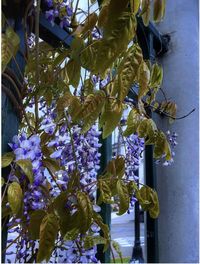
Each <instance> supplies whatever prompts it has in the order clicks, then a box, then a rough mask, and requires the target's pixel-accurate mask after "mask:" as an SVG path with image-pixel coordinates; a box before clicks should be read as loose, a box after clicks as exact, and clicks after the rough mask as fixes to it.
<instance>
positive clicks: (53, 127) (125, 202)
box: [2, 0, 177, 263]
mask: <svg viewBox="0 0 200 264" xmlns="http://www.w3.org/2000/svg"><path fill="white" fill-rule="evenodd" d="M85 2H86V4H87V5H88V9H87V11H84V10H82V9H81V8H80V7H79V1H69V0H61V1H57V0H43V1H41V5H40V1H39V0H38V1H37V3H33V4H32V5H30V4H29V5H27V9H28V10H26V12H25V14H26V17H25V18H26V19H27V17H28V16H34V17H35V23H36V25H35V31H34V32H35V35H33V34H31V35H30V34H29V36H28V39H27V43H26V44H27V49H28V58H27V65H26V69H25V75H24V84H23V85H24V87H25V90H23V94H22V95H20V96H21V98H22V103H21V104H20V106H19V107H18V111H20V113H21V117H22V120H21V125H20V131H19V135H15V136H14V137H13V140H12V142H9V146H10V148H11V151H10V152H9V153H6V154H4V155H3V157H2V167H3V168H4V167H8V166H9V167H10V173H9V175H8V177H7V178H6V179H2V187H3V193H2V208H3V212H2V213H3V219H9V222H8V223H7V222H6V221H5V224H7V226H8V228H9V232H10V233H15V234H17V235H16V238H15V239H13V240H11V241H10V243H9V242H8V245H7V248H6V252H7V255H8V256H9V255H12V254H15V256H16V261H17V262H23V263H24V262H42V261H47V262H48V261H50V262H58V261H59V259H62V261H61V262H67V263H75V262H79V263H90V262H92V263H94V262H98V260H97V258H96V256H95V254H96V245H98V244H103V245H104V251H105V250H107V249H108V248H109V247H110V245H111V238H110V234H109V228H108V226H107V225H105V224H104V223H103V219H102V218H101V216H100V214H99V211H100V205H101V204H102V203H106V204H112V203H113V201H114V198H115V197H118V203H119V211H118V215H122V214H124V213H126V212H127V211H128V210H129V208H130V206H132V205H134V201H135V200H138V201H139V203H140V205H141V207H142V208H143V209H144V210H146V211H148V212H149V214H150V216H151V217H152V218H157V217H158V215H159V202H158V196H157V193H156V191H155V190H153V189H152V188H150V187H148V186H146V185H142V184H139V185H138V184H137V182H138V181H137V180H138V179H137V176H136V175H135V174H136V171H137V169H138V167H139V161H140V156H141V155H142V152H143V151H144V147H145V145H153V146H154V158H155V160H157V161H161V160H164V161H163V162H164V163H165V165H166V164H167V165H168V164H170V163H171V162H172V159H173V156H174V151H173V148H174V147H175V146H176V144H177V143H176V134H172V135H171V134H170V133H167V134H165V133H164V132H163V131H161V130H160V129H159V127H158V126H157V125H156V123H155V122H154V120H153V119H152V118H151V117H150V116H149V115H148V112H149V110H151V111H156V112H158V113H160V114H162V115H164V116H167V117H168V118H169V121H170V122H173V121H174V120H175V119H176V108H177V107H176V104H175V103H174V102H173V101H169V100H166V99H165V100H164V101H162V102H160V101H158V100H157V93H158V92H160V89H161V86H162V80H163V70H162V67H161V65H159V64H158V63H156V62H155V63H152V62H150V61H147V60H144V58H143V54H142V50H141V47H140V46H139V44H138V42H137V33H136V32H137V23H138V22H137V18H138V17H142V20H143V23H144V25H145V26H148V23H149V20H150V14H151V8H153V12H152V13H153V20H154V21H155V22H159V21H160V20H162V19H163V17H164V13H165V1H164V0H154V1H150V0H124V1H121V0H104V1H99V5H98V8H97V9H96V10H95V11H91V10H93V7H94V5H95V4H96V1H85ZM151 2H153V3H152V4H153V5H151ZM4 5H6V1H5V3H4ZM40 12H43V13H44V15H45V17H46V19H47V20H48V21H49V22H50V23H51V25H52V27H53V26H54V25H55V24H57V25H59V26H60V27H61V28H62V29H63V30H66V32H67V33H68V34H70V36H73V41H72V43H71V46H70V48H66V47H65V45H64V44H63V43H62V42H61V43H60V46H59V47H58V48H53V47H52V46H50V45H49V44H48V43H46V42H44V41H42V40H40V39H39V24H37V23H39V15H40ZM26 19H25V21H26ZM3 29H4V32H3V33H2V71H3V74H4V76H5V71H6V69H8V68H9V63H10V61H11V60H12V59H13V58H14V57H15V55H16V53H17V52H18V51H19V43H20V38H19V36H18V35H17V34H16V32H15V31H14V29H13V28H12V25H11V24H10V22H9V19H7V18H6V16H3ZM133 87H135V88H136V96H135V98H134V100H126V99H127V95H128V93H129V91H130V89H131V88H133ZM16 89H17V88H16ZM5 91H6V90H5ZM11 99H12V98H11ZM13 103H15V102H14V99H13ZM125 112H126V113H127V112H128V116H127V118H125V116H124V113H125ZM115 129H118V130H119V133H120V135H121V138H122V139H123V145H124V148H125V155H115V156H113V158H112V159H111V160H110V161H109V163H108V164H107V166H106V168H103V169H104V170H103V171H102V172H101V173H99V169H100V155H101V154H100V151H99V150H100V148H101V143H100V141H99V138H100V137H102V138H103V139H105V138H107V137H108V136H110V135H111V134H112V132H113V131H114V130H115ZM97 175H98V177H97ZM97 191H98V193H99V195H98V198H97V195H96V194H97ZM100 230H101V231H102V233H101V235H100V233H99V231H100ZM13 244H16V251H15V252H12V251H9V248H10V247H11V246H12V245H13ZM113 248H117V246H116V245H115V244H113ZM117 251H118V249H117ZM8 261H9V260H8Z"/></svg>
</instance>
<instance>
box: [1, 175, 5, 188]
mask: <svg viewBox="0 0 200 264" xmlns="http://www.w3.org/2000/svg"><path fill="white" fill-rule="evenodd" d="M4 184H5V180H4V178H3V177H1V187H2V186H3V185H4Z"/></svg>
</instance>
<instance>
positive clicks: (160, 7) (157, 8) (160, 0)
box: [153, 0, 165, 22]
mask: <svg viewBox="0 0 200 264" xmlns="http://www.w3.org/2000/svg"><path fill="white" fill-rule="evenodd" d="M164 14H165V0H154V6H153V20H154V21H155V22H160V21H161V19H162V18H163V16H164Z"/></svg>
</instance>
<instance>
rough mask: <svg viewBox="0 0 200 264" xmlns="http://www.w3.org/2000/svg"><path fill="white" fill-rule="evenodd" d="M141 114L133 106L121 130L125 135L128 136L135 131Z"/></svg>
mask: <svg viewBox="0 0 200 264" xmlns="http://www.w3.org/2000/svg"><path fill="white" fill-rule="evenodd" d="M140 120H141V116H140V114H139V112H138V110H137V109H136V108H133V109H132V110H131V111H130V112H129V115H128V118H127V127H126V129H125V131H124V132H123V135H124V136H125V137H127V136H130V135H131V134H133V133H135V132H136V131H137V127H138V125H139V123H140Z"/></svg>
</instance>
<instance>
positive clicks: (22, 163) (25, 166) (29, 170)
mask: <svg viewBox="0 0 200 264" xmlns="http://www.w3.org/2000/svg"><path fill="white" fill-rule="evenodd" d="M16 164H17V165H18V166H19V167H20V168H21V169H22V170H23V172H24V173H25V174H26V176H27V177H28V179H29V181H30V183H32V182H33V166H32V163H31V161H30V160H28V159H23V160H17V161H16Z"/></svg>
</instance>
